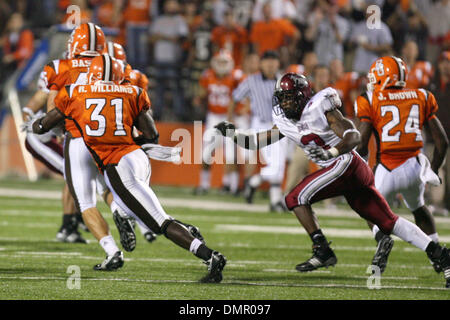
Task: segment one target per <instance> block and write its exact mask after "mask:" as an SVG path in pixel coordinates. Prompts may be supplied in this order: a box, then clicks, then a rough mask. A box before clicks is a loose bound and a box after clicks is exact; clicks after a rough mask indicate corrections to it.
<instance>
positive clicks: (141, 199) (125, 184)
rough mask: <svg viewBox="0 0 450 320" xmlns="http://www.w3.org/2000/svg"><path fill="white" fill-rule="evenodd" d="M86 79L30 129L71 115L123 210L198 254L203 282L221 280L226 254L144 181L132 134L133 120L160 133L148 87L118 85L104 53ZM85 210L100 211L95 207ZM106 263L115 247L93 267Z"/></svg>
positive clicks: (118, 258) (148, 133)
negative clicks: (164, 205)
mask: <svg viewBox="0 0 450 320" xmlns="http://www.w3.org/2000/svg"><path fill="white" fill-rule="evenodd" d="M88 79H89V84H87V85H70V86H66V87H65V88H63V89H62V90H61V91H60V92H59V93H58V96H57V97H56V105H57V109H54V110H52V111H51V112H49V113H48V114H47V115H46V116H45V117H44V118H41V119H40V120H37V121H36V122H34V123H33V131H34V132H35V133H38V134H42V133H45V132H47V131H48V130H50V129H51V128H52V127H53V126H54V125H56V124H58V123H59V122H60V121H62V120H63V119H65V118H70V119H72V120H73V121H74V123H75V125H76V127H77V128H78V130H79V132H80V134H81V135H82V139H83V140H84V143H85V144H86V146H87V148H88V149H89V151H90V153H91V154H92V157H93V158H94V159H95V161H96V163H97V166H98V168H99V169H100V171H101V172H102V173H103V174H104V176H105V180H106V183H107V184H108V187H109V188H110V190H111V191H112V192H113V194H114V199H115V200H116V201H117V203H119V204H120V206H121V207H122V209H123V210H124V211H125V212H126V213H127V214H129V215H131V216H133V217H134V218H136V219H139V220H141V221H142V222H144V223H145V224H146V225H147V227H149V228H150V229H152V230H154V231H156V232H157V233H158V234H164V235H165V236H166V237H167V238H168V239H169V240H171V241H172V242H174V243H175V244H177V245H179V246H180V247H182V248H184V249H186V250H189V251H191V252H192V253H193V254H194V255H196V256H197V257H198V258H200V259H203V260H204V261H205V262H206V263H207V264H208V273H207V275H206V276H205V277H203V278H202V279H201V281H202V282H220V281H221V280H222V270H223V268H224V267H225V264H226V259H225V257H224V256H223V255H222V254H220V253H219V252H217V251H213V250H211V249H210V248H208V247H207V246H206V245H205V243H204V242H202V241H200V240H199V239H197V238H194V237H193V236H192V234H191V233H190V232H189V230H188V229H187V228H186V227H185V225H183V224H182V223H180V222H178V221H177V220H174V219H173V218H172V217H171V216H169V215H168V214H167V213H166V212H165V211H164V209H163V208H162V206H161V204H160V203H159V200H158V198H157V197H156V195H155V194H154V192H153V190H152V189H151V188H150V186H149V179H150V174H151V169H150V162H149V160H148V158H147V155H146V153H145V152H144V151H143V150H142V149H141V147H140V146H139V145H137V144H136V143H135V142H134V140H133V136H132V131H133V126H134V125H137V127H138V129H139V130H140V131H142V132H143V135H144V136H145V138H147V139H149V140H151V139H155V138H157V137H158V136H159V134H158V132H157V130H156V127H155V124H154V121H153V119H152V117H151V116H150V114H149V113H148V112H147V110H148V109H149V108H150V100H149V98H148V95H147V92H146V91H144V90H142V89H141V88H139V87H137V86H132V85H128V84H127V85H119V84H120V83H121V81H122V80H123V70H122V67H121V65H120V64H119V62H118V61H117V60H115V59H114V58H111V57H110V56H109V55H107V54H103V55H102V56H100V57H96V58H94V59H93V61H92V64H91V66H90V69H89V74H88ZM88 210H90V211H97V215H98V216H101V215H100V213H99V212H98V210H97V209H96V208H95V207H92V208H90V209H88ZM111 264H116V265H117V264H119V265H120V264H123V255H122V253H121V252H120V251H116V252H115V253H112V254H110V255H108V257H107V259H106V260H105V261H104V262H103V263H102V264H101V265H100V266H98V268H108V266H110V265H111Z"/></svg>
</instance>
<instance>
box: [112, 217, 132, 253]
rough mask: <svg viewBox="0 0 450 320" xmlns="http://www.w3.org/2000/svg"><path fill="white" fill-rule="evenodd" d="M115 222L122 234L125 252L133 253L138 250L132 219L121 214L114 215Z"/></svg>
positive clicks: (121, 239)
mask: <svg viewBox="0 0 450 320" xmlns="http://www.w3.org/2000/svg"><path fill="white" fill-rule="evenodd" d="M113 218H114V222H115V224H116V227H117V230H118V231H119V234H120V243H121V244H122V247H123V249H124V250H125V251H128V252H130V251H133V250H134V249H135V248H136V234H135V233H134V229H133V223H132V222H131V219H129V218H128V219H127V218H124V217H122V216H121V215H120V214H119V212H117V210H116V211H114V213H113Z"/></svg>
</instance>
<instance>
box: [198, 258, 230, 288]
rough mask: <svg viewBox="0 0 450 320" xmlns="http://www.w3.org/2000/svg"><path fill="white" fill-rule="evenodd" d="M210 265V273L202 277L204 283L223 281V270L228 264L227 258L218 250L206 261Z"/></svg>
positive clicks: (201, 280)
mask: <svg viewBox="0 0 450 320" xmlns="http://www.w3.org/2000/svg"><path fill="white" fill-rule="evenodd" d="M205 264H207V265H208V274H207V275H206V276H204V277H203V278H201V279H200V282H202V283H219V282H220V281H222V270H223V268H225V265H226V264H227V259H226V258H225V257H224V256H223V255H222V254H221V253H220V252H217V251H214V252H213V253H212V255H211V259H209V260H208V261H205Z"/></svg>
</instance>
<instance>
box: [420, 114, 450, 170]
mask: <svg viewBox="0 0 450 320" xmlns="http://www.w3.org/2000/svg"><path fill="white" fill-rule="evenodd" d="M425 125H426V126H428V128H429V129H430V132H431V136H432V138H433V141H434V152H433V159H432V160H431V169H432V170H433V171H434V172H435V173H436V174H437V173H438V171H439V168H440V167H441V165H442V163H443V162H444V158H445V154H446V152H447V147H448V137H447V134H446V133H445V130H444V128H443V127H442V124H441V121H439V119H438V118H437V117H433V118H431V119H430V120H428V121H427V122H426V123H425Z"/></svg>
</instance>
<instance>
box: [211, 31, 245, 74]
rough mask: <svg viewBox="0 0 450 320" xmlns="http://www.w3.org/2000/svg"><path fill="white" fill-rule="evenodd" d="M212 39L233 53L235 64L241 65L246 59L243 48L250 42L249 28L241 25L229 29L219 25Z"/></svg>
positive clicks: (220, 47) (221, 47) (212, 34)
mask: <svg viewBox="0 0 450 320" xmlns="http://www.w3.org/2000/svg"><path fill="white" fill-rule="evenodd" d="M211 41H212V43H214V44H215V45H217V46H218V47H219V49H225V50H227V51H229V52H231V53H232V56H233V60H234V64H235V66H240V65H241V64H242V61H243V59H244V57H243V52H242V49H243V47H244V46H245V45H246V44H247V43H248V35H247V30H245V28H242V27H241V26H236V27H235V28H233V29H227V28H225V27H223V26H217V27H215V28H214V29H213V31H212V33H211Z"/></svg>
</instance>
